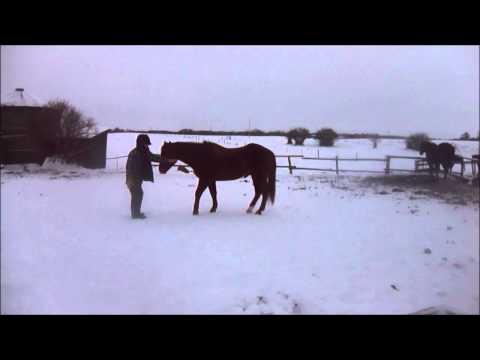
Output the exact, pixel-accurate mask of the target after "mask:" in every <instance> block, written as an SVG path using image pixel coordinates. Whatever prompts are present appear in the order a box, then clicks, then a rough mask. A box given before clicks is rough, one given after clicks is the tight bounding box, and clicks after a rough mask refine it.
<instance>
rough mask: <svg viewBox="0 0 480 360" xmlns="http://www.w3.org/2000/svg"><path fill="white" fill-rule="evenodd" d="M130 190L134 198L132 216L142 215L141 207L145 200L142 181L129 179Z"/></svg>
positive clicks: (131, 204)
mask: <svg viewBox="0 0 480 360" xmlns="http://www.w3.org/2000/svg"><path fill="white" fill-rule="evenodd" d="M127 186H128V190H130V194H131V195H132V200H131V203H130V209H131V214H132V218H135V217H138V216H140V214H141V213H140V208H141V207H142V200H143V189H142V181H132V180H130V181H128V182H127Z"/></svg>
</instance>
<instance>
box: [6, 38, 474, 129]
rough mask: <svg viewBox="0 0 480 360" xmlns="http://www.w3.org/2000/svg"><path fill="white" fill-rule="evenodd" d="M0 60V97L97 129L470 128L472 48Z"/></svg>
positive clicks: (72, 53) (199, 51)
mask: <svg viewBox="0 0 480 360" xmlns="http://www.w3.org/2000/svg"><path fill="white" fill-rule="evenodd" d="M1 60H2V62H1V100H2V102H4V101H5V100H6V99H7V96H8V94H9V93H12V92H13V91H14V89H15V88H16V87H23V88H25V92H26V93H28V94H31V95H33V96H35V97H36V98H38V99H40V100H41V101H45V102H46V101H48V100H50V99H54V98H64V99H67V100H69V101H70V102H71V103H73V104H74V105H76V106H77V107H78V108H79V109H81V110H82V111H83V112H84V113H85V114H86V115H88V116H92V117H94V118H95V119H96V121H97V123H98V124H99V125H101V126H106V127H116V126H118V127H125V128H126V127H128V128H136V129H164V130H179V129H182V128H193V129H213V130H245V129H248V127H249V123H250V124H251V127H252V128H259V129H261V130H276V129H288V128H291V127H294V126H305V127H307V128H309V129H310V130H311V131H316V130H318V129H320V128H322V127H327V126H328V127H333V128H334V129H335V130H337V131H341V132H344V131H365V132H379V133H383V134H400V135H408V134H409V133H412V132H416V131H425V132H427V133H429V134H430V135H431V136H435V137H457V136H460V135H461V134H462V133H463V132H465V131H468V132H470V133H471V134H472V135H473V134H475V135H476V134H478V129H479V48H478V47H473V46H2V49H1Z"/></svg>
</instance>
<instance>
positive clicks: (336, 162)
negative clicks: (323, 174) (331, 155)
mask: <svg viewBox="0 0 480 360" xmlns="http://www.w3.org/2000/svg"><path fill="white" fill-rule="evenodd" d="M335 171H336V173H337V175H338V155H337V156H336V157H335Z"/></svg>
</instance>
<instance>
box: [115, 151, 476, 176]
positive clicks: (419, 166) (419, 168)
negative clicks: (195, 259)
mask: <svg viewBox="0 0 480 360" xmlns="http://www.w3.org/2000/svg"><path fill="white" fill-rule="evenodd" d="M126 157H128V156H126V155H125V156H114V157H109V158H107V160H116V169H117V170H118V169H119V167H118V159H122V158H126ZM275 157H277V158H287V161H288V165H277V168H283V169H288V171H289V173H290V174H293V170H312V171H324V172H329V171H331V172H335V173H336V174H339V173H345V172H353V173H375V174H386V175H388V174H390V173H391V172H410V173H418V172H424V171H429V169H428V167H425V165H428V163H426V158H424V157H419V156H400V155H386V156H385V158H339V157H338V156H336V157H331V158H329V157H306V156H303V155H275ZM292 159H302V160H317V161H335V168H334V169H332V168H316V167H303V166H296V165H294V164H293V162H292ZM392 159H406V160H414V161H415V166H414V169H413V170H408V169H394V168H391V166H390V164H391V160H392ZM463 159H464V164H465V167H466V165H467V164H471V167H472V177H475V176H476V175H477V169H479V161H478V160H477V159H474V158H469V157H464V158H463ZM342 161H372V162H384V163H385V168H384V170H383V171H382V170H359V169H340V166H339V163H340V162H342ZM174 167H177V168H178V167H186V168H190V166H188V165H182V164H180V165H174ZM479 171H480V170H479ZM452 174H454V175H455V174H458V175H461V176H462V177H463V176H464V173H463V171H462V172H453V171H452Z"/></svg>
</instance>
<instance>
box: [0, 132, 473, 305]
mask: <svg viewBox="0 0 480 360" xmlns="http://www.w3.org/2000/svg"><path fill="white" fill-rule="evenodd" d="M136 136H137V134H111V135H109V138H108V154H107V156H108V157H115V156H123V155H126V154H127V153H128V151H129V150H130V149H131V148H132V147H133V146H134V143H135V138H136ZM150 138H151V140H152V146H151V147H150V148H151V150H152V151H153V152H156V153H158V152H159V151H160V150H159V149H160V146H161V144H162V143H163V141H165V140H167V141H201V140H203V139H209V140H212V141H216V142H218V143H220V144H222V145H224V146H231V147H234V146H241V145H244V144H246V143H248V142H250V141H251V142H258V143H260V144H262V145H265V146H267V147H269V148H270V149H271V150H272V151H274V152H275V153H276V154H283V155H285V154H302V153H303V155H305V156H317V154H319V155H320V156H324V157H329V156H336V155H338V156H341V157H347V156H348V157H355V156H358V157H384V156H385V155H406V156H418V153H416V152H414V151H410V150H406V149H405V146H404V142H403V141H402V140H383V141H382V142H381V143H380V144H379V146H378V148H377V149H373V148H372V146H371V143H370V142H369V141H368V140H340V141H338V142H337V143H336V146H335V147H333V148H320V149H319V148H318V147H317V146H315V144H314V143H313V142H308V141H307V144H306V146H304V147H301V146H288V145H285V139H284V138H280V137H263V138H258V137H252V138H250V139H249V138H248V137H231V138H230V137H213V136H212V137H201V138H200V137H196V136H189V137H187V136H185V137H184V136H165V135H150ZM456 146H457V152H458V153H460V154H462V155H464V156H471V154H474V153H478V142H457V144H456ZM282 161H283V159H282V160H280V159H279V160H278V164H281V163H282ZM300 161H302V160H297V159H295V160H294V163H295V165H297V166H304V165H305V166H309V167H318V166H319V164H318V163H319V162H317V161H313V162H308V161H307V160H303V161H302V163H300ZM307 162H308V164H307ZM304 163H305V164H304ZM358 163H360V164H358ZM358 163H354V162H352V163H348V164H346V165H343V164H342V165H341V166H346V167H348V168H351V169H352V168H355V166H359V167H360V168H362V169H365V168H368V167H369V166H372V169H374V167H376V166H379V167H380V168H379V169H380V170H382V169H383V166H384V164H382V163H378V164H376V163H367V162H358ZM124 165H125V159H118V160H109V161H108V166H107V169H105V170H85V169H81V168H78V167H74V166H65V165H63V166H59V165H56V164H52V163H47V164H45V165H44V166H43V167H39V166H36V165H28V166H18V165H16V166H13V165H12V166H7V167H5V169H3V170H2V179H1V191H2V197H1V210H2V211H1V239H2V247H1V256H2V263H1V267H2V269H1V270H2V278H1V286H2V299H1V300H2V302H1V303H2V309H1V310H2V313H8V314H32V313H33V314H406V313H411V312H415V311H418V310H420V309H423V308H427V307H430V306H446V307H448V308H451V309H454V310H455V311H457V312H460V313H465V314H478V313H479V286H478V284H479V263H478V262H479V203H478V188H477V189H474V188H473V187H472V185H467V184H461V183H460V182H458V181H457V180H455V179H447V180H446V183H445V182H444V183H442V184H441V186H445V184H448V186H449V189H454V190H453V192H451V194H453V195H452V199H453V200H452V199H451V200H448V199H446V198H442V197H435V196H428V194H427V193H428V191H424V190H422V189H419V188H407V187H399V186H390V185H382V184H372V185H371V186H366V185H365V182H364V180H365V178H366V175H362V174H349V173H346V174H344V175H343V176H340V177H336V176H335V174H334V173H322V172H313V171H312V172H309V171H296V172H294V174H293V175H290V174H288V170H287V169H278V170H277V180H278V182H277V191H276V192H277V195H276V203H275V205H274V206H273V207H271V206H270V204H267V208H266V211H265V212H264V213H263V215H262V216H257V215H253V214H246V213H245V210H246V209H247V206H248V203H249V202H250V200H251V198H252V197H253V186H252V184H251V181H250V179H249V178H248V179H241V180H237V181H230V182H218V183H217V189H218V202H219V207H218V210H217V213H215V214H210V213H209V212H208V210H209V208H210V206H211V198H210V194H209V193H208V191H206V192H205V193H204V194H203V197H202V200H201V203H200V216H197V217H194V216H192V214H191V212H192V206H193V193H194V191H195V187H196V183H197V179H196V177H194V176H193V175H192V174H184V173H182V172H178V171H176V170H175V169H172V170H170V172H169V173H168V174H166V175H161V174H159V173H158V170H157V169H155V170H154V176H155V183H149V182H147V183H144V186H143V188H144V192H145V197H144V201H143V205H142V210H143V211H145V213H146V215H147V216H148V218H147V219H145V220H131V219H130V217H129V216H130V208H129V206H130V205H129V201H130V195H129V192H128V190H127V188H126V187H125V174H124V173H123V172H122V171H123V169H124ZM322 166H324V165H322ZM329 166H330V165H329ZM392 167H400V168H401V167H405V168H413V161H412V160H410V161H409V162H408V163H407V162H405V163H403V164H399V165H396V164H395V166H392ZM375 169H376V168H375ZM379 178H384V176H383V175H380V176H379ZM245 181H246V182H245ZM439 186H440V185H439ZM457 186H458V189H459V193H460V189H462V194H464V197H463V198H462V199H456V198H455V195H456V194H455V189H457ZM439 189H441V188H440V187H439V188H438V189H435V188H433V190H432V191H431V192H430V193H431V194H435V193H436V191H437V190H439ZM469 192H471V193H472V194H476V195H472V196H471V197H469V196H468V195H469ZM465 194H466V195H465Z"/></svg>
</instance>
